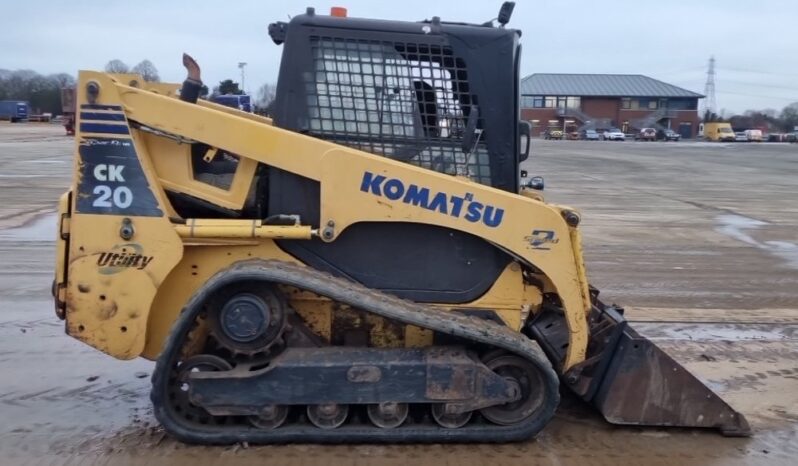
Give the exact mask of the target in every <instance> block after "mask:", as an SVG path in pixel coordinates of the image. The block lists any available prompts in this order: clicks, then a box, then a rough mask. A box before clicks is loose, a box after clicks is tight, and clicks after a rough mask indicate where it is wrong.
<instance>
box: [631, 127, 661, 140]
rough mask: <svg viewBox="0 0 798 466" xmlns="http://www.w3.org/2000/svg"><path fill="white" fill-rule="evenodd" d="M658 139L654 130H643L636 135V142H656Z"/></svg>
mask: <svg viewBox="0 0 798 466" xmlns="http://www.w3.org/2000/svg"><path fill="white" fill-rule="evenodd" d="M656 139H657V130H655V129H654V128H642V129H641V130H640V131H638V132H636V133H635V141H654V140H656Z"/></svg>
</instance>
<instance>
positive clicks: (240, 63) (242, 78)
mask: <svg viewBox="0 0 798 466" xmlns="http://www.w3.org/2000/svg"><path fill="white" fill-rule="evenodd" d="M245 66H247V62H245V61H240V62H238V68H239V69H240V70H241V91H242V92H243V93H244V94H246V93H247V91H246V90H245V88H244V67H245Z"/></svg>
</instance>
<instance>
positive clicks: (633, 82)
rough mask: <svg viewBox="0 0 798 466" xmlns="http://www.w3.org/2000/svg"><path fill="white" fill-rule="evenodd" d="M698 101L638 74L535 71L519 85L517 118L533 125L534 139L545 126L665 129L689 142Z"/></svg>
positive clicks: (695, 126)
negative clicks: (519, 98) (518, 116)
mask: <svg viewBox="0 0 798 466" xmlns="http://www.w3.org/2000/svg"><path fill="white" fill-rule="evenodd" d="M702 97H704V96H703V95H701V94H698V93H696V92H692V91H688V90H687V89H682V88H681V87H678V86H674V85H672V84H668V83H664V82H662V81H659V80H656V79H653V78H649V77H648V76H643V75H639V74H553V73H536V74H532V75H529V76H527V77H525V78H524V79H523V80H522V81H521V118H523V119H524V120H528V121H530V122H531V123H532V127H533V134H535V135H539V134H541V133H542V132H543V131H545V130H546V129H547V128H552V129H554V128H556V129H565V130H566V131H578V130H582V129H597V130H602V129H609V128H620V129H621V130H622V131H623V132H624V133H631V132H634V131H635V130H639V129H640V128H657V129H665V128H670V129H672V130H674V131H677V132H678V133H680V134H681V135H682V137H683V138H691V137H694V136H695V134H696V131H697V129H698V122H699V117H698V99H700V98H702Z"/></svg>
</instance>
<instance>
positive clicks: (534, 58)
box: [0, 0, 798, 116]
mask: <svg viewBox="0 0 798 466" xmlns="http://www.w3.org/2000/svg"><path fill="white" fill-rule="evenodd" d="M331 5H338V6H345V7H347V8H348V10H349V15H350V16H358V17H370V18H383V19H401V20H420V19H424V18H429V17H432V16H435V15H437V16H440V17H441V18H442V19H443V20H444V21H446V20H450V21H467V22H483V21H486V20H488V19H490V18H492V17H495V16H496V13H497V12H498V9H499V6H500V5H501V1H499V0H497V1H486V0H399V1H397V0H392V1H376V0H372V1H368V0H336V1H315V2H313V0H299V1H296V0H281V1H267V0H238V1H237V0H227V1H220V0H213V1H204V0H196V1H193V2H189V1H182V0H181V1H157V0H137V1H135V2H133V1H112V0H105V1H100V0H70V1H57V0H38V1H37V0H26V1H11V0H3V6H2V23H0V24H2V29H0V30H1V31H2V32H0V68H5V69H22V68H25V69H32V70H35V71H38V72H40V73H54V72H69V73H72V74H74V73H75V72H76V70H78V69H102V68H103V66H104V65H105V63H106V62H108V60H110V59H113V58H119V59H121V60H122V61H124V62H126V63H128V64H130V65H131V66H132V65H135V64H136V63H137V62H139V61H140V60H142V59H144V58H148V59H150V60H151V61H152V62H153V63H154V64H155V65H156V67H157V68H158V70H159V72H160V75H161V79H162V80H165V81H175V82H179V81H182V79H183V78H184V71H183V68H182V66H181V60H180V56H181V53H182V52H183V51H187V52H189V53H191V54H193V55H194V56H195V57H196V58H197V59H198V61H199V63H200V65H201V66H202V68H203V73H204V74H203V78H204V80H205V82H206V83H208V84H209V85H210V86H213V85H215V84H217V83H218V82H219V81H220V80H222V79H225V78H233V79H236V80H239V79H240V73H239V70H238V68H237V64H238V62H240V61H244V62H247V63H248V66H247V67H246V83H245V86H246V90H247V91H251V92H254V91H255V90H256V89H257V87H258V86H259V85H260V84H262V83H265V82H276V80H277V71H278V69H279V61H280V54H281V52H282V48H281V47H278V46H276V45H274V44H273V43H272V42H271V40H270V39H269V37H268V34H267V32H266V28H267V25H268V24H269V23H270V22H273V21H276V20H287V19H288V17H289V15H296V14H299V13H302V12H303V11H304V10H305V7H306V6H314V7H316V11H317V12H320V13H321V12H325V13H326V12H328V11H329V8H330V6H331ZM510 26H511V27H514V28H517V29H521V30H523V32H524V35H523V38H522V43H523V57H522V60H521V63H522V75H526V74H529V73H535V72H549V73H558V72H559V73H632V74H645V75H648V76H651V77H653V78H657V79H661V80H663V81H666V82H669V83H671V84H675V85H678V86H681V87H684V88H687V89H690V90H693V91H697V92H701V93H703V90H704V83H705V81H706V70H707V61H708V59H709V57H710V56H711V55H714V56H715V58H716V59H717V71H716V73H717V74H716V95H717V101H718V109H719V110H720V109H725V111H726V115H727V116H728V115H729V114H730V113H731V112H742V111H744V110H746V109H751V108H775V109H779V110H780V109H781V108H782V107H784V106H785V105H786V104H788V103H791V102H795V101H798V41H796V38H797V37H798V32H796V29H798V2H795V1H790V0H759V1H754V2H752V1H745V2H743V1H737V0H725V1H720V0H717V1H715V0H701V1H697V0H669V1H660V2H657V4H654V2H650V1H640V0H617V1H613V0H607V1H603V2H593V1H587V0H576V1H574V0H572V1H561V0H520V1H518V2H517V4H516V8H515V12H514V14H513V18H512V21H511V22H510Z"/></svg>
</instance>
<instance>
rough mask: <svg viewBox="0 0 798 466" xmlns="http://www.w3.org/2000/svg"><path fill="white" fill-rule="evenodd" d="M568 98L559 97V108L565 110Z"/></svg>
mask: <svg viewBox="0 0 798 466" xmlns="http://www.w3.org/2000/svg"><path fill="white" fill-rule="evenodd" d="M565 104H566V98H565V97H557V108H565Z"/></svg>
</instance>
